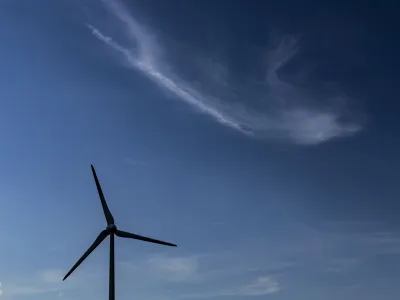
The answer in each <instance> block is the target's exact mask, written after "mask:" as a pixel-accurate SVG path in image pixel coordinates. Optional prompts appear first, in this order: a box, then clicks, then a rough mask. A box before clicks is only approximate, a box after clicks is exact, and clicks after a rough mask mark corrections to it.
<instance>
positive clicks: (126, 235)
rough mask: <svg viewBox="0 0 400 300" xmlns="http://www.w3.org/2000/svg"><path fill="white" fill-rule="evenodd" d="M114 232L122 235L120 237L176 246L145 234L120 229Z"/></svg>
mask: <svg viewBox="0 0 400 300" xmlns="http://www.w3.org/2000/svg"><path fill="white" fill-rule="evenodd" d="M115 234H116V235H117V236H119V237H122V238H130V239H135V240H141V241H145V242H150V243H154V244H161V245H166V246H172V247H176V245H175V244H171V243H167V242H163V241H159V240H155V239H152V238H148V237H145V236H141V235H137V234H133V233H130V232H126V231H122V230H117V231H116V232H115Z"/></svg>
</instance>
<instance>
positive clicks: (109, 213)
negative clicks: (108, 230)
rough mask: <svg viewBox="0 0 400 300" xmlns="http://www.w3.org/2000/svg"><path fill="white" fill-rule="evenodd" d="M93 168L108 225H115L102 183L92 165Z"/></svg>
mask: <svg viewBox="0 0 400 300" xmlns="http://www.w3.org/2000/svg"><path fill="white" fill-rule="evenodd" d="M90 166H91V167H92V173H93V177H94V181H95V182H96V187H97V192H98V193H99V197H100V201H101V206H102V207H103V211H104V216H105V217H106V220H107V224H108V225H110V224H114V218H113V216H112V214H111V212H110V210H109V209H108V206H107V202H106V199H105V198H104V195H103V191H102V190H101V186H100V182H99V179H98V178H97V175H96V171H95V170H94V167H93V165H90Z"/></svg>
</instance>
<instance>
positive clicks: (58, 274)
mask: <svg viewBox="0 0 400 300" xmlns="http://www.w3.org/2000/svg"><path fill="white" fill-rule="evenodd" d="M64 273H65V272H63V271H62V270H58V269H52V270H46V271H44V272H43V273H41V274H40V277H41V279H42V280H43V281H44V282H47V283H58V282H61V281H62V278H63V277H64V275H65V274H64Z"/></svg>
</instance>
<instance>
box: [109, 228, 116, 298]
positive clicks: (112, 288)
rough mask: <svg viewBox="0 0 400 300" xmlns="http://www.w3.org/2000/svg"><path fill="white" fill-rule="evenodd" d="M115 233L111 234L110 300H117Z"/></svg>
mask: <svg viewBox="0 0 400 300" xmlns="http://www.w3.org/2000/svg"><path fill="white" fill-rule="evenodd" d="M114 262H115V260H114V233H113V232H112V233H111V234H110V279H109V283H108V284H109V287H108V289H109V290H108V298H109V300H115V266H114Z"/></svg>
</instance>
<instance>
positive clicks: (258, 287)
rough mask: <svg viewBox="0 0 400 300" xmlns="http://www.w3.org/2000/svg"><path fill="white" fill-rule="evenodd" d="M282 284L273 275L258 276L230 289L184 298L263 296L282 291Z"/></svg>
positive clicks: (190, 295)
mask: <svg viewBox="0 0 400 300" xmlns="http://www.w3.org/2000/svg"><path fill="white" fill-rule="evenodd" d="M281 289H282V286H281V285H280V284H279V282H278V281H276V280H275V279H273V278H272V277H271V276H263V277H258V278H256V279H255V280H254V282H253V283H250V284H243V285H237V286H235V287H232V288H229V289H215V290H211V291H210V290H208V291H206V292H201V293H195V294H189V295H184V296H183V298H214V297H221V296H231V297H232V296H263V295H268V294H275V293H278V292H279V291H281Z"/></svg>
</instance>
